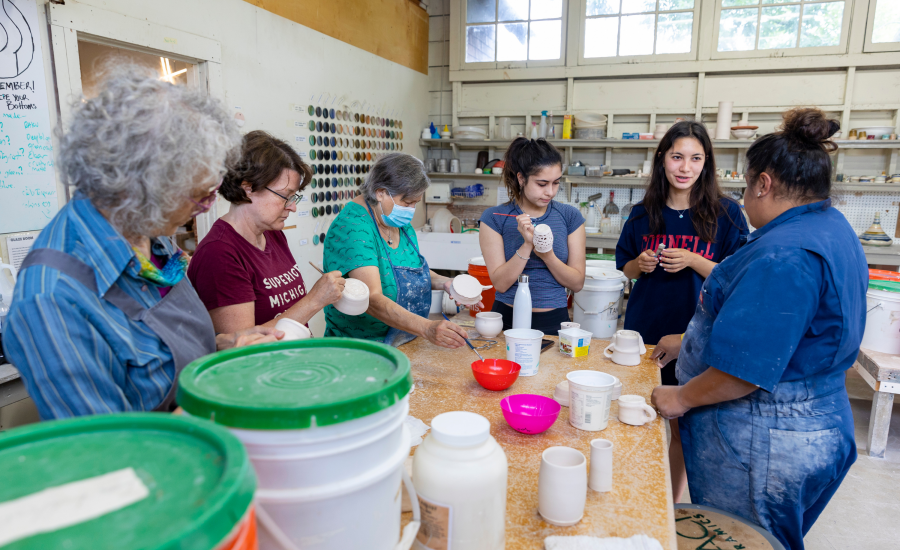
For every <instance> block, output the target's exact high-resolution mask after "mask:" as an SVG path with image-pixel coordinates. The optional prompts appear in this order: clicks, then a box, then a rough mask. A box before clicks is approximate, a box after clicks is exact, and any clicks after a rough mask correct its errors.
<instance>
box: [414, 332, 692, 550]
mask: <svg viewBox="0 0 900 550" xmlns="http://www.w3.org/2000/svg"><path fill="white" fill-rule="evenodd" d="M547 338H548V339H552V340H553V341H554V346H553V347H551V348H550V349H548V350H547V351H545V352H544V353H542V354H541V364H540V371H539V372H538V374H537V375H535V376H531V377H527V378H521V377H520V378H519V379H518V380H516V383H515V384H513V385H512V387H511V388H509V389H508V390H506V391H502V392H492V391H488V390H485V389H484V388H482V387H481V386H479V385H478V383H477V382H476V381H475V378H474V377H473V376H472V369H471V363H472V361H473V360H476V359H477V357H475V354H474V353H472V351H471V350H469V349H468V348H460V349H457V350H446V349H443V348H439V347H437V346H435V345H433V344H431V343H430V342H428V341H427V340H425V339H424V338H417V339H415V340H413V341H412V342H410V343H408V344H406V345H404V346H401V347H400V348H399V349H400V351H402V352H404V353H405V354H406V355H407V356H408V357H409V359H410V362H411V363H412V374H413V377H414V378H415V380H416V391H415V392H413V394H412V395H411V396H410V403H409V405H410V414H411V415H412V416H414V417H416V418H419V419H421V420H422V421H424V422H425V423H426V424H431V419H432V418H434V417H435V416H437V415H438V414H441V413H443V412H447V411H471V412H475V413H478V414H480V415H482V416H484V417H485V418H487V419H488V420H489V421H490V422H491V435H493V436H494V438H495V439H496V440H497V442H498V443H499V444H500V445H501V446H502V447H503V450H504V451H505V452H506V457H507V459H508V461H509V485H508V489H507V504H506V520H507V529H506V548H507V550H526V549H528V550H531V549H541V548H543V544H544V538H546V537H548V536H551V535H560V536H571V535H590V536H597V537H609V536H618V537H630V536H632V535H637V534H645V535H648V536H651V537H654V538H655V539H657V540H658V541H659V542H660V544H661V545H662V547H663V548H665V549H667V550H675V549H676V548H677V545H676V542H675V519H674V510H673V506H672V491H671V485H670V481H669V479H670V477H669V462H668V456H667V450H666V433H665V427H664V425H663V422H665V421H664V420H663V419H662V418H659V417H657V419H656V420H654V421H653V422H650V423H648V424H645V425H644V426H629V425H627V424H622V423H621V422H619V421H618V420H617V419H616V416H617V413H618V402H616V401H613V404H612V408H611V410H610V418H609V425H608V426H607V428H606V429H605V430H603V431H600V432H585V431H581V430H576V429H575V428H573V427H572V426H570V425H569V418H568V413H569V409H568V408H567V407H563V408H562V412H560V415H559V418H558V419H557V420H556V423H555V424H554V425H553V426H552V427H551V428H550V429H549V430H547V431H546V432H544V433H542V434H538V435H525V434H521V433H519V432H517V431H515V430H513V429H512V428H510V427H509V425H508V424H507V423H506V420H504V418H503V413H502V412H501V411H500V400H501V399H503V398H504V397H506V396H507V395H512V394H517V393H533V394H539V395H545V396H548V397H552V396H553V389H554V388H555V387H556V384H558V383H559V382H561V381H562V380H565V376H566V373H568V372H570V371H573V370H599V371H602V372H606V373H609V374H612V375H613V376H617V377H618V378H619V379H620V380H621V381H622V384H623V388H622V393H623V394H636V395H642V396H644V397H645V398H646V399H647V401H648V402H649V401H650V392H651V391H652V390H653V388H654V387H656V386H657V385H659V383H660V377H659V368H657V367H656V365H655V363H653V362H651V361H650V360H649V356H650V351H649V350H648V352H647V354H645V355H644V357H643V360H642V362H641V364H640V365H639V366H636V367H622V366H619V365H616V364H615V363H613V362H612V361H610V360H609V359H606V358H605V357H604V356H603V348H605V347H606V346H607V345H608V342H606V341H604V340H593V341H592V342H591V351H590V355H589V356H587V357H578V358H571V357H567V356H565V355H562V354H560V353H559V352H558V351H557V347H558V344H557V343H556V342H557V339H556V338H555V337H549V336H548V337H547ZM496 340H498V343H497V345H496V346H495V347H494V348H492V349H490V350H487V351H482V352H481V354H482V355H483V356H484V357H485V358H488V357H495V358H502V359H505V358H506V347H505V343H504V339H503V336H502V335H501V336H499V337H497V338H496ZM596 438H603V439H608V440H610V441H612V443H613V490H612V491H610V492H608V493H597V492H595V491H592V490H590V489H588V494H587V505H586V506H585V514H584V519H582V520H581V522H579V523H578V524H577V525H574V526H572V527H556V526H554V525H550V524H549V523H547V522H545V521H543V520H542V519H541V517H540V515H538V512H537V503H538V495H537V490H538V471H539V469H540V464H541V453H542V452H543V451H544V450H545V449H546V448H548V447H553V446H556V445H562V446H567V447H573V448H575V449H578V450H579V451H581V452H582V453H584V455H585V457H586V458H587V459H588V460H590V442H591V440H592V439H596ZM410 515H411V514H408V513H407V514H404V522H403V523H404V525H405V524H406V523H407V521H408V520H409V516H410Z"/></svg>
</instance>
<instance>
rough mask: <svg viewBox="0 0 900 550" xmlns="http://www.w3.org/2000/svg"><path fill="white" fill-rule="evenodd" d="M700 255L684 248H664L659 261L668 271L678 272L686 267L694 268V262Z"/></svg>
mask: <svg viewBox="0 0 900 550" xmlns="http://www.w3.org/2000/svg"><path fill="white" fill-rule="evenodd" d="M699 257H700V256H699V255H697V254H694V253H693V252H691V251H690V250H686V249H684V248H667V249H665V250H663V252H662V255H661V256H660V258H659V261H660V265H662V268H663V269H664V270H665V271H666V273H678V272H679V271H681V270H682V269H684V268H686V267H690V268H692V269H693V267H694V262H695V260H696V259H697V258H699Z"/></svg>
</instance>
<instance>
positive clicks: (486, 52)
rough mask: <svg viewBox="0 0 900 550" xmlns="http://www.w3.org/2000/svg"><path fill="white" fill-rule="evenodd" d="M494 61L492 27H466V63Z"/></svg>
mask: <svg viewBox="0 0 900 550" xmlns="http://www.w3.org/2000/svg"><path fill="white" fill-rule="evenodd" d="M493 60H494V25H479V26H477V27H466V63H478V62H481V61H493Z"/></svg>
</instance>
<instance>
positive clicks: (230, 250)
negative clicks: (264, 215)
mask: <svg viewBox="0 0 900 550" xmlns="http://www.w3.org/2000/svg"><path fill="white" fill-rule="evenodd" d="M265 235H266V249H265V250H260V249H259V248H257V247H255V246H253V245H252V244H250V243H249V242H247V239H245V238H244V237H242V236H240V234H238V232H237V231H235V230H234V228H233V227H231V225H230V224H229V223H228V222H226V221H224V220H216V223H214V224H213V226H212V228H210V230H209V234H207V235H206V237H204V238H203V240H202V241H200V244H199V245H198V246H197V251H196V252H195V253H194V256H193V257H192V258H191V263H190V265H189V266H188V271H187V275H188V278H189V279H190V280H191V284H193V285H194V288H195V289H197V294H198V295H199V296H200V300H202V301H203V304H204V305H205V306H206V309H207V310H212V309H216V308H219V307H225V306H233V305H235V304H244V303H247V302H255V303H256V305H255V312H256V324H257V325H261V324H263V323H268V322H269V321H271V320H272V319H274V318H275V317H277V316H279V315H281V314H282V313H284V312H285V311H286V310H287V309H288V308H289V307H291V306H292V305H294V303H296V302H297V301H298V300H300V299H301V298H303V297H304V296H306V287H305V286H304V285H303V277H302V276H301V275H300V268H299V267H298V266H297V264H296V262H295V261H294V256H293V254H291V250H290V248H288V244H287V238H285V236H284V233H282V232H281V231H266V234H265Z"/></svg>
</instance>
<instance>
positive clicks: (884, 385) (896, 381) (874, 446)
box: [853, 348, 900, 458]
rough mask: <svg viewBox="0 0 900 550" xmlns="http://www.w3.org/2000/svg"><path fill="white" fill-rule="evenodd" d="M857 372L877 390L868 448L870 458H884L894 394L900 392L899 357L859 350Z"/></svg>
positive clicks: (873, 398)
mask: <svg viewBox="0 0 900 550" xmlns="http://www.w3.org/2000/svg"><path fill="white" fill-rule="evenodd" d="M853 366H854V368H856V372H858V373H859V374H860V376H862V377H863V379H864V380H865V381H866V382H867V383H868V384H869V386H870V387H871V388H872V389H873V390H875V395H874V396H873V397H872V414H871V416H869V436H868V438H867V439H868V441H867V443H866V447H867V448H868V451H869V456H871V457H874V458H884V451H885V449H886V448H887V440H888V431H889V430H890V427H891V409H893V407H894V394H896V393H900V355H891V354H890V353H882V352H880V351H875V350H871V349H865V348H860V350H859V356H857V358H856V363H854V365H853Z"/></svg>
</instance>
